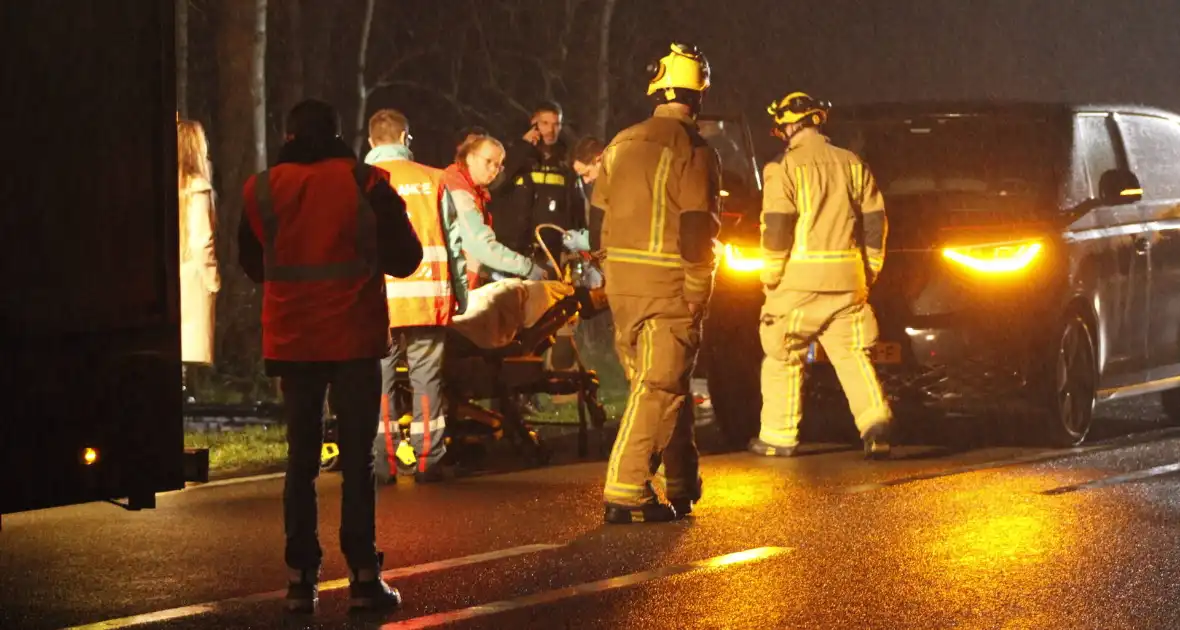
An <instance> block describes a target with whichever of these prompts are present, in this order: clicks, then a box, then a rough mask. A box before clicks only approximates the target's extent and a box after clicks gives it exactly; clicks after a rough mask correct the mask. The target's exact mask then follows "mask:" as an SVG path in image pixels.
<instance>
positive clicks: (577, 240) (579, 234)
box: [561, 230, 590, 252]
mask: <svg viewBox="0 0 1180 630" xmlns="http://www.w3.org/2000/svg"><path fill="white" fill-rule="evenodd" d="M561 243H562V245H564V246H565V248H566V249H568V250H570V251H571V252H588V251H590V231H589V230H570V231H568V232H566V233H565V235H564V236H562V237H561Z"/></svg>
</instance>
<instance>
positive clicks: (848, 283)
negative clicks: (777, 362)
mask: <svg viewBox="0 0 1180 630" xmlns="http://www.w3.org/2000/svg"><path fill="white" fill-rule="evenodd" d="M763 181H764V182H765V189H764V192H763V197H762V220H761V223H762V249H763V258H764V259H765V260H766V264H765V266H764V267H763V274H762V275H763V282H764V283H765V284H767V285H768V286H769V287H771V288H772V289H773V288H776V287H782V288H784V289H794V290H801V291H860V290H863V289H864V288H865V287H866V286H867V285H868V284H871V279H872V276H875V275H876V274H877V273H878V272H879V271H880V270H881V267H882V265H883V264H884V247H885V243H884V241H885V231H886V229H887V225H886V223H885V202H884V200H883V199H882V196H881V193H880V191H879V190H878V189H877V185H876V182H875V180H874V179H873V175H872V172H871V171H870V170H869V168H868V167H867V166H866V165H865V164H864V163H863V162H861V160H860V158H858V157H857V156H856V154H854V153H852V152H851V151H847V150H845V149H842V148H840V147H836V146H833V145H831V144H830V143H829V142H828V139H827V138H826V137H824V136H823V135H821V134H820V133H819V132H818V131H816V130H815V129H814V128H808V129H804V130H803V131H800V132H799V133H798V134H796V135H795V136H794V137H793V138H791V143H790V146H789V147H788V149H787V151H786V153H785V154H784V155H783V156H782V158H780V159H779V160H776V161H774V162H770V163H768V164H767V165H766V167H765V168H764V170H763ZM861 223H863V229H860V228H858V224H861ZM866 254H867V255H866Z"/></svg>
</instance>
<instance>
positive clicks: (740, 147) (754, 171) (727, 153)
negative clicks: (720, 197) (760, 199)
mask: <svg viewBox="0 0 1180 630" xmlns="http://www.w3.org/2000/svg"><path fill="white" fill-rule="evenodd" d="M697 126H698V128H699V129H700V131H701V136H702V137H704V138H705V141H706V142H708V143H709V146H711V147H713V148H714V149H715V150H716V151H717V154H718V155H719V156H720V157H721V185H722V187H723V188H724V189H726V190H727V191H729V192H730V193H731V194H741V193H744V194H757V193H758V192H759V191H761V190H762V182H761V178H760V177H759V175H758V168H757V166H755V162H754V156H753V155H751V154H750V152H749V151H748V150H747V147H748V145H747V142H746V136H745V130H744V128H743V127H742V125H741V124H740V123H739V122H738V121H736V120H725V119H710V118H705V117H701V119H699V120H698V121H697Z"/></svg>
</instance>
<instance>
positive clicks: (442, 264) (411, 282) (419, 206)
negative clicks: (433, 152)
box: [374, 160, 455, 328]
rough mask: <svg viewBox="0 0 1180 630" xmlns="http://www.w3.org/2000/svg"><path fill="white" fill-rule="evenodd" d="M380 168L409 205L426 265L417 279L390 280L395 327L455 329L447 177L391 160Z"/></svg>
mask: <svg viewBox="0 0 1180 630" xmlns="http://www.w3.org/2000/svg"><path fill="white" fill-rule="evenodd" d="M374 166H376V167H377V168H380V169H381V170H383V171H385V172H386V173H389V184H390V186H392V187H393V189H394V190H396V191H397V194H398V196H400V197H401V198H402V200H403V201H405V203H406V212H407V213H408V214H409V216H410V224H411V225H413V226H414V232H415V233H416V234H417V235H418V240H419V241H420V242H421V243H422V264H420V265H418V269H417V270H416V271H414V273H413V275H411V276H410V277H408V278H394V277H393V276H385V295H386V297H387V298H388V304H389V325H390V326H391V327H393V328H398V327H402V326H449V325H450V324H451V317H452V316H453V315H454V313H455V295H454V293H453V291H452V287H451V281H452V272H451V266H450V257H449V256H448V252H447V235H446V231H445V230H444V229H443V217H442V209H441V203H440V202H441V200H442V191H443V186H442V171H441V170H439V169H435V168H430V167H428V166H423V165H421V164H418V163H416V162H410V161H408V160H388V161H384V162H378V163H376V164H375V165H374Z"/></svg>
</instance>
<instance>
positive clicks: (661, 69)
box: [647, 44, 709, 101]
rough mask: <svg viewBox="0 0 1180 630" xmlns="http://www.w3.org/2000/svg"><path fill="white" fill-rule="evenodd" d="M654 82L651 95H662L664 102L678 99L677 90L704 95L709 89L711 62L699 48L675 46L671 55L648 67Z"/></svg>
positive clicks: (650, 88)
mask: <svg viewBox="0 0 1180 630" xmlns="http://www.w3.org/2000/svg"><path fill="white" fill-rule="evenodd" d="M648 72H650V73H651V81H650V82H649V83H648V84H647V95H648V96H652V95H655V96H662V98H663V100H665V101H673V100H675V99H676V90H691V91H693V92H704V91H705V90H707V89H709V61H708V60H707V59H705V55H704V54H703V53H702V52H701V51H700V49H698V48H697V47H696V46H692V45H690V44H672V52H670V53H668V54H667V55H666V56H665V57H664V58H663V59H660V60H659V61H658V62H657V63H653V64H651V65H650V66H648Z"/></svg>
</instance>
